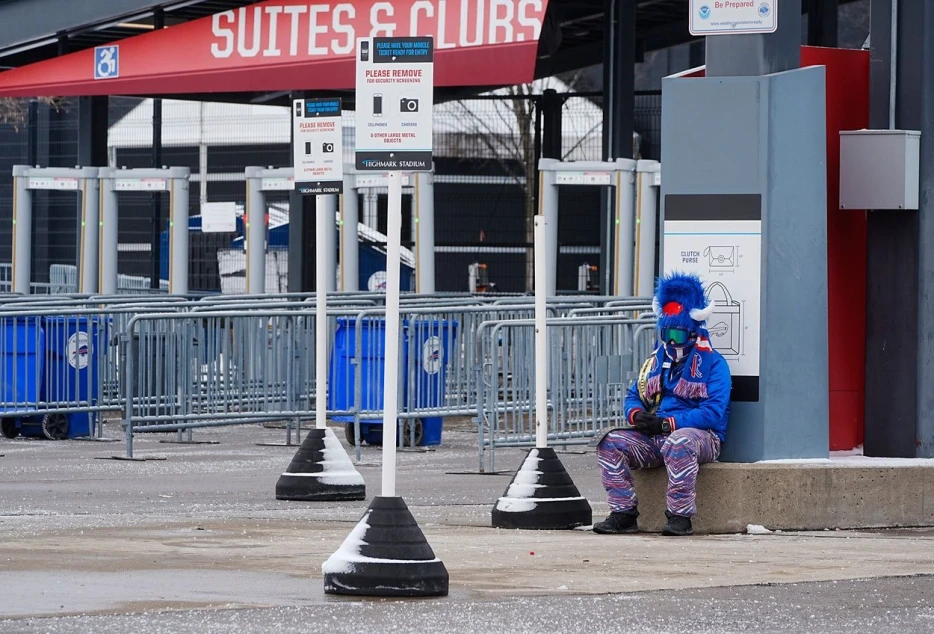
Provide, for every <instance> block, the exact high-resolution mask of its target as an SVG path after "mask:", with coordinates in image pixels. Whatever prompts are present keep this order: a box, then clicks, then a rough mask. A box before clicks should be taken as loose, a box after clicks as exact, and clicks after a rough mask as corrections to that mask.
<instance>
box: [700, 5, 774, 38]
mask: <svg viewBox="0 0 934 634" xmlns="http://www.w3.org/2000/svg"><path fill="white" fill-rule="evenodd" d="M689 4H690V11H691V17H690V20H689V21H688V24H689V30H690V31H691V35H742V34H750V33H774V32H775V31H776V30H777V29H778V0H691V1H690V3H689Z"/></svg>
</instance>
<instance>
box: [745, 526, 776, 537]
mask: <svg viewBox="0 0 934 634" xmlns="http://www.w3.org/2000/svg"><path fill="white" fill-rule="evenodd" d="M746 534H747V535H771V534H772V531H770V530H769V529H767V528H766V527H765V526H762V525H761V524H747V525H746Z"/></svg>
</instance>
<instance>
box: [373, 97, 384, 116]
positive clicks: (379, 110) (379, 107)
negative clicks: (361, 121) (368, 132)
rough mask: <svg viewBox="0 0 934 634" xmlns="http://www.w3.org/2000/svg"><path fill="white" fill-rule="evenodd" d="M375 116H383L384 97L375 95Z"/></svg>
mask: <svg viewBox="0 0 934 634" xmlns="http://www.w3.org/2000/svg"><path fill="white" fill-rule="evenodd" d="M373 116H374V117H382V116H383V96H382V95H379V94H377V95H373Z"/></svg>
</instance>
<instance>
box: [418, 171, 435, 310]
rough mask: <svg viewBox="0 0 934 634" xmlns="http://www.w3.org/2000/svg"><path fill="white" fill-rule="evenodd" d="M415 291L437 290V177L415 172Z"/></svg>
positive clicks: (428, 173)
mask: <svg viewBox="0 0 934 634" xmlns="http://www.w3.org/2000/svg"><path fill="white" fill-rule="evenodd" d="M413 208H414V210H415V223H414V224H415V292H416V293H422V294H430V293H434V292H435V179H434V174H433V173H431V172H416V173H415V200H414V201H413Z"/></svg>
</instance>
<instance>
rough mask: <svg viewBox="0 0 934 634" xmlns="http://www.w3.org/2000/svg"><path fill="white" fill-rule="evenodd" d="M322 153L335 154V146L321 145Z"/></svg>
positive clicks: (330, 144) (331, 144)
mask: <svg viewBox="0 0 934 634" xmlns="http://www.w3.org/2000/svg"><path fill="white" fill-rule="evenodd" d="M321 151H322V152H324V153H325V154H333V153H334V144H333V143H322V144H321Z"/></svg>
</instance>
